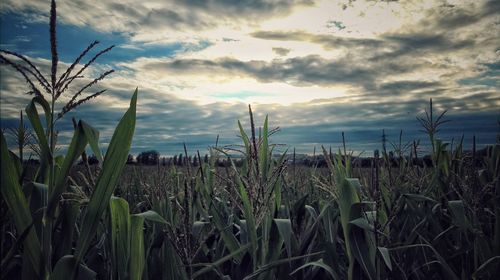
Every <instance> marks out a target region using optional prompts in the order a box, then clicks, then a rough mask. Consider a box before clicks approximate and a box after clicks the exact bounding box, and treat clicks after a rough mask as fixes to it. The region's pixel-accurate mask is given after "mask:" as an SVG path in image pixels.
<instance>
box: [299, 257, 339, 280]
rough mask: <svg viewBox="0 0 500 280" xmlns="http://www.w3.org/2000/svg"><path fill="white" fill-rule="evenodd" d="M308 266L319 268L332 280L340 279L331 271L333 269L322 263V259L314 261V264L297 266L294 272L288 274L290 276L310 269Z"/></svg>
mask: <svg viewBox="0 0 500 280" xmlns="http://www.w3.org/2000/svg"><path fill="white" fill-rule="evenodd" d="M310 266H313V267H319V268H322V269H324V270H325V271H326V272H328V275H330V276H331V277H332V279H335V280H337V279H340V278H339V276H338V275H337V273H335V271H334V270H333V268H331V267H330V266H329V265H327V264H326V263H324V262H323V260H322V259H320V260H318V261H315V262H308V263H306V264H304V265H301V266H299V267H298V268H296V269H295V270H294V271H292V273H290V276H291V275H294V274H295V273H297V272H298V271H300V270H302V269H304V268H307V267H310Z"/></svg>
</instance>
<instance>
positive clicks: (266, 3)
mask: <svg viewBox="0 0 500 280" xmlns="http://www.w3.org/2000/svg"><path fill="white" fill-rule="evenodd" d="M312 3H313V1H309V0H290V1H288V0H279V1H274V0H244V1H231V0H210V1H198V0H190V1H181V0H175V1H160V2H156V1H131V2H128V1H114V0H113V1H98V0H90V1H66V2H63V1H61V2H60V3H59V2H58V5H57V7H58V16H59V19H61V20H62V21H63V22H65V23H69V24H75V25H79V26H84V25H85V26H92V27H93V28H94V29H95V30H100V31H108V32H109V31H119V32H126V33H129V34H135V33H141V32H142V33H144V32H146V33H147V32H150V33H154V32H155V31H156V30H159V31H162V30H165V29H170V30H173V31H180V30H182V31H199V30H203V29H211V28H214V27H217V26H220V25H227V24H241V23H249V24H255V21H256V20H262V19H266V18H270V17H280V16H286V15H288V14H289V13H290V12H291V11H292V10H293V9H294V8H295V7H297V6H304V5H312ZM1 12H16V13H24V14H26V15H30V17H31V18H32V19H35V20H39V21H45V20H46V17H47V14H48V6H47V3H46V2H45V1H29V0H15V1H14V0H6V1H3V2H2V5H1Z"/></svg>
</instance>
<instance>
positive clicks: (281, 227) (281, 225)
mask: <svg viewBox="0 0 500 280" xmlns="http://www.w3.org/2000/svg"><path fill="white" fill-rule="evenodd" d="M274 224H275V225H276V227H277V228H278V232H279V233H280V236H281V238H283V241H284V242H285V247H286V252H287V255H288V257H289V258H290V257H291V256H292V239H291V237H292V222H291V221H290V219H274Z"/></svg>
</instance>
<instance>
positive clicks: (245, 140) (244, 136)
mask: <svg viewBox="0 0 500 280" xmlns="http://www.w3.org/2000/svg"><path fill="white" fill-rule="evenodd" d="M238 127H239V129H240V134H241V139H243V143H244V144H245V151H246V154H247V155H248V154H250V140H249V139H248V135H247V134H246V132H245V130H244V129H243V126H242V125H241V122H240V121H239V120H238Z"/></svg>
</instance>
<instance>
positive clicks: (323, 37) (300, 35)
mask: <svg viewBox="0 0 500 280" xmlns="http://www.w3.org/2000/svg"><path fill="white" fill-rule="evenodd" d="M250 35H252V36H253V37H255V38H259V39H265V40H277V41H304V42H311V43H316V44H320V45H321V46H322V47H323V48H325V49H326V50H331V49H336V48H377V47H380V46H381V44H382V41H380V40H377V39H364V38H345V37H338V36H333V35H327V34H311V33H308V32H305V31H292V32H286V31H257V32H253V33H252V34H250Z"/></svg>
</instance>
